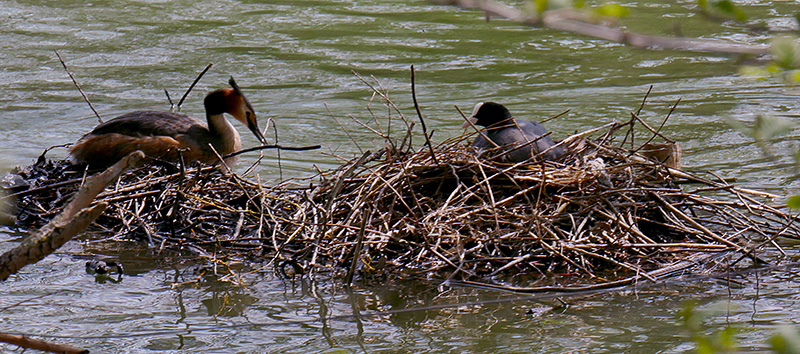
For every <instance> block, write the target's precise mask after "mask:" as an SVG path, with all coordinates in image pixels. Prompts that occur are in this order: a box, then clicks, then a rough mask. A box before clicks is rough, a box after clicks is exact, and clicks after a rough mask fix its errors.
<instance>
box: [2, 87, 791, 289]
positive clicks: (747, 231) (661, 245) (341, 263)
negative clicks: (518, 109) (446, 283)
mask: <svg viewBox="0 0 800 354" xmlns="http://www.w3.org/2000/svg"><path fill="white" fill-rule="evenodd" d="M376 92H378V93H380V92H381V91H380V90H377V89H376ZM380 96H381V97H383V99H384V102H383V103H384V104H386V105H388V106H389V107H393V108H392V109H393V110H394V112H395V113H394V114H395V115H396V116H398V115H399V116H400V117H401V118H403V120H404V121H405V122H406V126H407V127H408V129H407V135H406V136H404V137H403V139H401V140H394V139H391V138H388V137H386V138H387V140H386V141H387V143H386V147H385V148H383V149H380V150H379V151H377V152H374V153H370V152H366V153H364V154H363V156H361V157H359V158H354V159H353V160H351V161H349V162H347V163H345V164H343V165H342V166H341V167H339V168H338V169H335V170H332V171H327V172H324V173H320V175H319V176H318V180H317V181H316V182H315V183H316V184H309V183H306V184H302V185H301V184H299V183H297V182H296V181H293V180H287V181H284V182H281V183H278V184H276V185H271V186H267V185H263V184H260V183H255V182H253V181H251V180H247V179H243V178H241V177H240V176H238V175H236V174H232V173H222V172H220V171H219V170H218V169H215V168H211V167H199V166H195V167H185V168H181V167H176V168H166V167H159V166H149V167H145V168H141V169H138V170H135V171H132V172H129V173H127V174H126V175H124V176H123V177H122V178H121V179H120V181H119V182H118V183H117V184H116V185H115V186H113V187H110V188H109V189H107V190H106V191H105V192H104V193H102V194H101V195H99V196H98V200H99V201H105V202H108V203H109V205H110V207H109V208H108V209H107V210H106V212H105V213H104V215H103V216H101V217H100V218H99V219H98V220H97V221H96V227H95V228H94V229H93V231H92V233H91V234H92V235H94V236H92V237H118V238H126V239H130V238H135V239H139V240H143V241H145V242H147V243H149V244H150V245H151V247H153V248H154V249H156V250H162V249H165V248H173V249H183V250H192V251H194V252H196V253H199V254H201V255H204V256H206V257H208V259H213V260H221V259H226V258H247V259H258V260H265V259H266V260H271V261H275V265H276V269H280V270H282V271H292V272H295V273H296V272H307V271H320V270H338V271H341V274H343V275H344V276H345V277H346V279H347V280H348V281H350V280H351V279H352V277H353V275H354V274H380V275H398V276H428V277H430V276H434V277H440V278H448V279H454V280H476V279H486V278H487V277H495V276H507V275H511V274H533V275H535V274H542V275H549V274H554V273H556V272H558V273H576V274H580V275H584V276H588V277H591V278H596V279H598V280H600V281H601V284H605V285H614V284H620V283H619V282H620V281H621V282H630V281H635V280H639V279H644V278H650V279H652V278H657V277H661V276H665V275H667V274H669V273H670V269H674V268H665V267H670V266H674V265H675V264H679V265H680V264H683V265H680V266H679V267H678V269H685V268H686V267H687V264H688V265H694V264H695V263H686V262H683V263H681V262H682V261H686V260H692V259H697V256H698V255H700V256H707V255H726V256H728V257H727V258H726V260H727V261H726V262H724V265H725V266H731V265H737V264H739V265H741V266H744V265H751V264H753V263H757V262H765V261H766V260H764V259H762V258H763V252H764V250H765V249H766V247H765V246H769V247H770V252H772V250H777V252H781V249H780V247H779V246H778V244H777V243H776V242H775V239H776V238H777V237H780V236H783V237H793V238H797V237H798V236H800V228H798V226H797V224H796V223H795V222H794V218H793V217H792V216H791V215H788V214H787V213H784V212H782V211H780V210H778V209H776V208H773V207H770V206H768V205H767V204H765V203H763V202H762V201H760V200H763V199H764V198H763V197H765V196H766V197H769V195H767V194H764V193H759V192H755V191H750V190H745V189H740V188H737V187H735V186H732V185H729V184H726V183H725V182H724V181H712V180H708V179H705V178H702V177H699V176H696V175H692V174H688V173H685V172H682V171H679V170H677V169H672V168H669V167H666V166H665V165H664V164H662V163H659V162H658V161H652V160H650V159H649V158H647V157H645V156H644V155H642V154H640V153H639V152H636V151H634V150H631V149H626V148H622V147H620V145H622V144H621V142H620V141H619V139H617V138H615V135H616V134H617V133H618V132H623V131H625V129H621V128H624V127H630V126H631V125H632V124H633V121H634V120H633V119H631V121H629V122H628V123H618V122H617V123H609V124H607V125H605V126H602V127H599V128H595V129H591V130H589V131H586V132H583V133H580V134H575V135H573V136H571V137H569V138H567V139H564V140H563V141H562V144H563V145H565V146H567V145H568V146H569V147H570V149H569V150H570V152H569V154H568V155H567V156H565V157H563V158H561V159H559V160H558V161H543V160H537V159H532V160H531V161H528V162H526V163H520V164H507V163H502V162H496V161H492V160H491V159H490V158H487V157H489V156H491V155H492V152H491V151H489V152H486V153H484V154H483V155H477V154H476V152H474V151H472V150H471V149H470V148H468V147H467V146H466V144H465V139H466V138H467V137H463V136H462V137H458V138H453V139H449V140H447V141H444V142H442V143H440V144H438V145H432V144H431V145H429V144H430V142H427V143H426V145H427V146H424V147H423V148H422V149H418V150H415V149H414V148H412V147H411V144H410V143H409V142H410V140H411V137H412V136H413V133H412V131H413V129H412V128H413V126H414V125H413V124H410V123H409V122H408V121H407V120H406V119H405V118H404V117H403V116H402V113H401V112H400V110H399V109H397V108H396V106H395V105H394V104H393V103H391V101H390V100H388V98H387V97H386V96H385V95H384V94H383V93H380ZM634 116H635V115H634ZM420 117H421V115H420ZM423 123H424V122H423ZM654 133H656V132H654ZM417 134H418V133H417ZM425 134H427V132H425ZM426 140H428V139H426ZM48 163H49V162H45V161H41V162H40V163H39V164H37V165H35V166H32V167H29V168H27V169H26V170H23V171H20V174H21V175H23V176H24V177H25V178H26V179H27V180H29V181H35V182H33V183H34V185H31V186H30V187H29V188H28V189H26V190H23V191H21V192H17V193H16V194H15V195H14V196H15V198H17V200H18V201H17V206H18V212H17V217H18V220H19V221H20V222H21V223H23V224H26V225H35V224H37V223H39V222H41V221H46V220H47V219H48V217H49V216H51V215H54V214H55V213H57V212H58V209H59V208H60V207H61V206H62V205H63V200H64V199H65V197H66V196H68V195H69V194H70V193H71V192H72V191H74V190H75V189H76V187H77V186H78V185H79V183H80V180H81V175H80V173H78V172H76V173H75V174H69V173H65V172H64V171H63V170H60V169H62V168H63V165H59V164H56V165H53V164H52V163H49V164H50V165H47V164H48ZM52 171H56V172H57V173H50V172H52ZM685 182H688V183H689V184H685V185H682V184H679V183H685ZM97 234H101V235H100V236H98V235H97ZM742 259H744V260H746V261H745V262H740V260H742ZM676 262H677V263H676ZM609 271H613V272H617V273H611V272H609ZM620 279H622V280H620ZM523 290H524V289H523ZM528 290H531V291H534V290H536V289H528Z"/></svg>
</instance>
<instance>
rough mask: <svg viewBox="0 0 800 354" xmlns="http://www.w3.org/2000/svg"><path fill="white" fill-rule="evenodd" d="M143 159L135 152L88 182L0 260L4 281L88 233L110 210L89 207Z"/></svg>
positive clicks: (104, 207) (101, 204) (0, 257)
mask: <svg viewBox="0 0 800 354" xmlns="http://www.w3.org/2000/svg"><path fill="white" fill-rule="evenodd" d="M143 159H144V154H143V153H142V152H141V151H136V152H133V153H131V154H130V155H128V156H126V157H125V158H123V159H122V160H120V161H119V162H117V163H116V164H115V165H113V166H111V167H109V168H108V169H107V170H105V171H103V172H101V173H99V174H97V175H94V176H92V177H90V178H88V179H87V180H86V183H84V185H83V186H81V188H80V189H79V190H78V192H77V193H75V196H74V197H73V198H72V200H71V201H70V203H69V204H67V205H66V206H65V207H64V209H63V210H62V211H61V213H59V214H58V215H57V216H56V217H55V218H53V220H52V221H50V222H49V223H48V224H47V225H45V226H43V227H42V228H41V229H39V231H37V232H36V233H34V234H32V235H31V236H28V237H27V238H26V239H25V240H23V241H22V243H21V244H20V245H18V246H17V247H14V248H13V249H11V250H9V251H7V252H6V253H4V254H3V255H2V256H0V280H5V279H7V278H8V277H9V276H10V275H11V274H14V273H16V272H17V271H19V270H20V269H21V268H22V267H24V266H26V265H28V264H33V263H36V262H38V261H40V260H42V259H43V258H44V257H46V256H47V255H48V254H50V253H52V252H53V251H55V250H56V249H58V248H59V247H61V246H62V245H63V244H64V243H66V242H67V241H69V240H70V239H71V238H72V237H73V236H75V235H76V234H78V233H79V232H81V231H83V230H84V229H86V227H87V226H89V224H91V223H92V222H93V221H94V220H95V219H97V217H98V216H100V214H102V213H103V211H105V209H106V208H107V207H108V203H105V202H100V203H97V204H95V205H93V206H92V207H89V205H90V204H91V203H92V202H93V201H94V199H95V197H96V196H97V195H98V194H99V193H100V192H102V191H103V190H104V189H105V188H106V187H107V186H108V185H109V184H110V183H112V182H113V181H115V180H116V179H117V178H118V177H119V175H121V174H122V173H123V172H125V171H127V170H128V169H130V168H132V167H136V166H139V165H140V164H141V162H142V160H143Z"/></svg>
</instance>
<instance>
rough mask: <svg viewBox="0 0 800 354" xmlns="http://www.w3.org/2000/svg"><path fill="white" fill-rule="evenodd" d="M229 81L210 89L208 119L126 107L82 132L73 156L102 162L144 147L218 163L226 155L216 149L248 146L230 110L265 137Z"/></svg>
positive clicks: (159, 154)
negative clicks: (229, 118) (231, 121)
mask: <svg viewBox="0 0 800 354" xmlns="http://www.w3.org/2000/svg"><path fill="white" fill-rule="evenodd" d="M229 83H230V85H231V87H232V88H225V89H220V90H216V91H212V92H211V93H209V94H208V95H206V98H205V100H204V101H203V105H204V106H205V109H206V121H205V122H204V121H202V120H199V119H196V118H192V117H190V116H187V115H185V114H180V113H171V112H160V111H135V112H130V113H126V114H123V115H121V116H119V117H116V118H114V119H112V120H109V121H108V122H105V123H102V124H100V125H98V126H97V127H95V128H94V130H92V131H91V132H90V133H89V134H86V135H85V136H84V137H83V138H81V139H80V140H79V141H78V142H77V143H76V144H75V145H74V146H73V147H72V148H71V149H70V159H71V161H72V162H73V163H75V164H88V165H89V166H90V167H92V168H101V167H105V166H109V165H111V164H114V163H115V162H117V161H119V159H121V158H123V157H125V156H126V155H128V154H129V153H131V152H133V151H136V150H142V152H144V153H145V155H147V156H149V157H152V158H156V159H161V160H166V161H179V160H180V157H179V155H178V154H181V155H182V156H183V159H184V161H186V162H187V163H189V162H193V161H199V162H202V163H206V164H211V165H214V164H218V163H219V162H220V161H219V158H218V157H217V155H216V154H215V153H214V150H216V152H217V153H218V154H219V155H220V156H223V155H226V154H229V153H232V152H234V151H237V150H241V148H242V141H241V138H240V137H239V132H238V131H236V128H234V127H233V125H231V123H230V122H228V120H227V119H226V118H225V113H228V114H230V115H231V116H233V117H234V118H236V120H238V121H240V122H242V123H243V124H245V125H247V127H248V128H249V129H250V130H251V131H252V132H253V134H255V135H256V137H257V138H258V139H259V141H260V142H261V143H265V142H266V140H265V139H264V136H263V135H262V134H261V131H260V130H259V128H258V124H257V122H256V114H255V112H254V111H253V107H252V106H251V105H250V102H248V101H247V98H245V97H244V95H243V94H242V92H241V90H240V89H239V86H238V85H236V82H235V81H234V80H233V78H231V79H230V81H229ZM212 146H213V149H212V148H211V147H212ZM235 162H236V157H230V158H228V159H226V161H225V163H226V164H227V165H228V166H232V165H233V164H234V163H235Z"/></svg>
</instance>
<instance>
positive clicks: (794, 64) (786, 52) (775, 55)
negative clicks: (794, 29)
mask: <svg viewBox="0 0 800 354" xmlns="http://www.w3.org/2000/svg"><path fill="white" fill-rule="evenodd" d="M769 51H770V52H771V53H772V61H773V62H774V63H775V64H777V65H778V66H779V67H780V68H781V69H784V70H792V69H800V43H798V41H797V39H796V38H791V37H778V38H775V39H773V40H772V43H770V48H769Z"/></svg>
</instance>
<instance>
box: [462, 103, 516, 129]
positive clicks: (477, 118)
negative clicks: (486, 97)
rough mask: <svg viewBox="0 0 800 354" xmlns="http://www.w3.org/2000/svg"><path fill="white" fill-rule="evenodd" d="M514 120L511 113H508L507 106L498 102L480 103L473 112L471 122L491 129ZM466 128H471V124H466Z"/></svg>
mask: <svg viewBox="0 0 800 354" xmlns="http://www.w3.org/2000/svg"><path fill="white" fill-rule="evenodd" d="M511 119H512V116H511V112H509V111H508V108H506V106H503V105H501V104H499V103H496V102H479V103H478V104H476V105H475V109H473V110H472V116H471V117H469V121H470V122H472V124H475V125H481V126H484V127H489V126H492V125H495V124H498V123H501V122H508V123H510V122H511ZM463 127H464V128H466V127H469V122H465V123H464V125H463Z"/></svg>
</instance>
